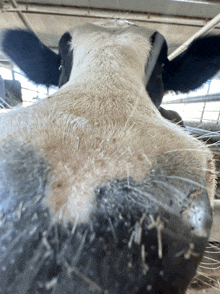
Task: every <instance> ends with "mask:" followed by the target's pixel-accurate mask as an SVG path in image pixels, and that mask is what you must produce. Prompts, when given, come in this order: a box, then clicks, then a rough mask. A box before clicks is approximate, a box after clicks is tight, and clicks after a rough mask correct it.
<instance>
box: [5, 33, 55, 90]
mask: <svg viewBox="0 0 220 294" xmlns="http://www.w3.org/2000/svg"><path fill="white" fill-rule="evenodd" d="M2 48H3V51H4V52H5V53H6V54H7V55H8V56H9V57H10V58H11V59H12V60H13V61H14V62H15V63H16V64H17V65H18V67H19V68H20V69H21V70H23V71H24V73H25V74H26V75H27V77H28V78H29V79H30V80H32V81H33V82H35V83H36V84H42V85H46V86H50V85H54V86H57V85H58V82H59V76H60V71H59V55H57V54H56V53H54V52H53V51H52V50H50V49H49V48H48V47H46V46H45V45H44V44H42V43H41V42H40V40H39V39H38V38H37V36H36V35H35V34H33V33H32V32H29V31H24V30H19V29H17V30H6V31H5V34H4V37H3V43H2Z"/></svg>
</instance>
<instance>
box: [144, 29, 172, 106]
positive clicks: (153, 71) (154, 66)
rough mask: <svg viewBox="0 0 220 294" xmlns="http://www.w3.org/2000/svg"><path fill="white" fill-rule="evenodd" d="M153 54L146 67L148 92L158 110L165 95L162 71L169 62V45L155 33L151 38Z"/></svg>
mask: <svg viewBox="0 0 220 294" xmlns="http://www.w3.org/2000/svg"><path fill="white" fill-rule="evenodd" d="M151 45H152V48H151V52H150V55H149V57H148V60H147V63H146V66H145V81H144V82H145V85H146V90H147V92H148V94H149V96H150V98H151V100H152V101H153V103H154V104H155V105H156V107H157V108H158V107H159V106H160V104H161V102H162V99H163V95H164V88H163V80H162V71H163V65H164V63H165V62H166V61H167V43H166V40H165V39H164V37H163V36H162V35H161V34H160V33H158V32H155V33H154V34H153V35H152V36H151Z"/></svg>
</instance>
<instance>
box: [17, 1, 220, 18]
mask: <svg viewBox="0 0 220 294" xmlns="http://www.w3.org/2000/svg"><path fill="white" fill-rule="evenodd" d="M18 3H39V4H49V5H64V6H75V7H84V8H96V9H97V8H98V9H113V10H117V11H136V12H145V13H157V14H163V15H176V16H188V17H199V18H213V17H214V16H215V15H216V14H217V13H218V12H220V3H219V2H206V1H205V2H203V1H175V0H147V1H143V0H35V1H32V0H23V1H18Z"/></svg>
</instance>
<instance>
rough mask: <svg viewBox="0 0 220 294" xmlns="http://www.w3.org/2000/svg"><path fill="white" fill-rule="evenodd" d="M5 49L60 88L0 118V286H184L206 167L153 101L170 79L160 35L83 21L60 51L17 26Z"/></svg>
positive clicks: (206, 225) (195, 249)
mask: <svg viewBox="0 0 220 294" xmlns="http://www.w3.org/2000/svg"><path fill="white" fill-rule="evenodd" d="M16 36H17V37H16ZM12 37H13V38H15V37H16V38H17V39H16V40H17V41H16V42H14V45H13V46H14V48H13V46H12V45H11V42H13V41H14V40H11V38H12ZM216 38H218V37H216ZM16 47H17V48H16ZM3 48H4V50H5V52H7V53H8V54H9V55H10V56H11V57H12V58H13V59H14V60H15V61H16V62H17V63H18V65H19V66H20V67H21V68H23V70H25V72H26V73H27V74H28V76H29V77H30V78H31V79H33V80H34V81H35V82H38V83H42V84H47V85H48V84H56V85H58V84H59V85H60V86H61V88H60V89H59V90H58V91H57V92H56V93H55V94H54V95H52V96H50V97H48V99H46V100H42V101H40V102H39V103H36V104H34V105H32V106H30V107H27V108H20V109H17V110H14V111H11V112H10V113H8V114H6V115H2V116H1V117H0V127H1V130H0V136H1V143H0V144H1V148H0V197H1V198H0V201H1V202H0V204H1V223H0V242H1V249H0V264H1V265H0V293H4V294H6V293H35V292H36V293H44V294H45V293H68V294H72V293H76V294H79V293H102V294H104V293H105V294H107V293H108V294H116V293H117V294H119V293H120V294H121V293H132V294H135V293H184V292H185V290H186V288H187V285H188V284H189V282H190V281H191V279H192V277H193V276H194V274H195V271H196V268H197V265H198V263H199V261H200V260H201V257H202V254H203V251H204V249H205V246H206V242H207V239H208V237H209V232H210V228H211V223H212V211H211V206H210V201H211V202H212V200H213V197H214V189H215V171H214V165H213V160H212V155H211V153H210V152H209V150H208V149H207V148H206V147H205V145H204V144H203V143H201V142H199V141H198V140H196V139H195V138H193V137H191V136H190V135H189V134H188V133H187V132H186V131H185V130H182V129H181V128H180V127H179V126H176V125H174V124H172V123H171V122H169V121H167V120H165V119H164V118H163V117H162V116H161V115H160V113H159V111H158V110H157V107H159V105H160V101H161V99H162V94H161V93H163V92H164V89H165V90H167V89H168V88H170V87H171V86H170V85H171V84H172V82H171V80H172V79H171V75H170V68H172V64H170V62H169V61H168V59H167V48H166V43H165V40H164V39H163V37H162V36H161V35H160V34H159V33H157V32H153V31H152V30H149V29H146V28H144V27H138V26H135V25H131V24H127V23H125V24H121V23H119V24H115V23H114V25H109V26H98V25H94V24H86V25H83V26H78V27H75V28H74V29H73V30H71V31H69V32H67V33H65V34H64V35H63V36H62V37H61V40H60V42H59V51H60V53H59V55H56V54H54V53H53V52H52V51H50V50H49V49H48V48H46V47H45V46H44V45H42V44H41V43H40V42H39V40H38V39H37V38H36V36H34V35H32V34H30V33H28V32H22V31H8V32H7V33H6V35H5V40H4V43H3ZM16 50H18V51H16ZM210 50H211V49H210ZM23 51H24V52H23ZM22 54H23V55H22ZM216 55H217V54H216ZM181 58H182V60H183V61H184V60H186V58H185V57H184V55H182V57H181ZM181 58H180V59H181ZM184 58H185V59H184ZM173 62H175V60H174V61H173ZM178 62H179V60H178ZM60 65H61V66H60ZM176 67H177V66H176ZM200 67H201V66H200ZM177 69H179V72H180V74H179V75H180V77H181V78H182V79H183V78H184V74H183V73H182V75H181V66H180V65H179V68H178V67H177ZM200 72H201V70H200ZM174 77H176V76H174ZM181 78H180V80H179V84H180V85H182V84H181ZM197 79H198V77H197ZM192 80H193V79H192ZM192 83H193V82H192ZM174 84H175V83H174ZM152 85H153V86H152ZM146 88H147V90H148V92H147V91H146ZM158 101H159V102H158Z"/></svg>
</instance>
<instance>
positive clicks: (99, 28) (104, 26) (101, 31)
mask: <svg viewBox="0 0 220 294" xmlns="http://www.w3.org/2000/svg"><path fill="white" fill-rule="evenodd" d="M154 32H155V30H152V29H148V28H146V27H141V26H137V25H135V24H134V23H131V22H127V21H123V22H122V21H103V22H101V21H100V22H98V23H97V22H95V23H86V24H84V25H80V26H76V27H74V28H72V29H70V30H69V33H70V35H71V36H72V38H73V39H74V40H75V39H77V38H80V39H81V37H84V36H87V37H88V36H89V35H90V34H91V35H94V34H96V35H101V36H102V37H105V36H106V37H108V38H109V37H111V36H117V35H119V36H120V35H126V36H129V37H130V38H132V37H135V38H136V36H137V35H138V36H139V38H140V39H147V40H149V39H150V37H151V36H152V35H153V33H154Z"/></svg>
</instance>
